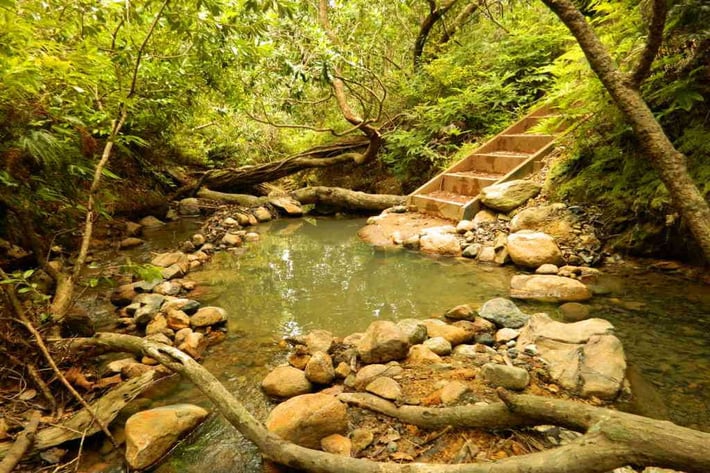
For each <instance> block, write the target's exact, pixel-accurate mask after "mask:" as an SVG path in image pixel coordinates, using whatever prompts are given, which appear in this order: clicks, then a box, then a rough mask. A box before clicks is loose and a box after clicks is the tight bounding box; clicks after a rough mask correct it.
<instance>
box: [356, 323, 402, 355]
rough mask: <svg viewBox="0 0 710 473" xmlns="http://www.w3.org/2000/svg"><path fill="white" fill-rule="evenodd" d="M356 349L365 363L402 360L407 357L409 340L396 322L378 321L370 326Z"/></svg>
mask: <svg viewBox="0 0 710 473" xmlns="http://www.w3.org/2000/svg"><path fill="white" fill-rule="evenodd" d="M356 348H357V352H358V355H359V356H360V359H362V361H363V362H365V363H381V362H387V361H392V360H401V359H402V358H404V357H405V356H407V350H408V349H409V340H408V339H407V337H406V336H405V335H404V333H403V332H402V330H401V329H400V328H399V327H398V326H397V325H396V324H395V323H394V322H390V321H387V320H378V321H375V322H372V323H371V324H370V326H369V327H368V328H367V331H366V332H365V336H364V337H363V338H362V340H360V342H359V343H358V344H357V346H356Z"/></svg>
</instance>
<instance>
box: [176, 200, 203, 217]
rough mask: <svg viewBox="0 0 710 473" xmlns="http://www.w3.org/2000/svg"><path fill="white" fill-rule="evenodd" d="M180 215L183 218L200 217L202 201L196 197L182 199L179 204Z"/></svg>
mask: <svg viewBox="0 0 710 473" xmlns="http://www.w3.org/2000/svg"><path fill="white" fill-rule="evenodd" d="M178 214H179V215H183V216H194V215H200V201H199V200H197V199H196V198H194V197H188V198H186V199H182V200H181V201H180V202H179V203H178Z"/></svg>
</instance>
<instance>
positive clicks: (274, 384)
mask: <svg viewBox="0 0 710 473" xmlns="http://www.w3.org/2000/svg"><path fill="white" fill-rule="evenodd" d="M261 388H262V389H263V390H264V392H265V393H266V394H268V395H269V396H274V397H280V398H288V397H293V396H298V395H300V394H307V393H310V392H311V391H312V390H313V386H312V385H311V382H310V381H308V378H307V377H306V374H305V373H304V372H303V371H301V370H299V369H298V368H294V367H293V366H279V367H277V368H275V369H274V370H273V371H271V373H269V374H267V375H266V378H264V380H263V381H262V382H261Z"/></svg>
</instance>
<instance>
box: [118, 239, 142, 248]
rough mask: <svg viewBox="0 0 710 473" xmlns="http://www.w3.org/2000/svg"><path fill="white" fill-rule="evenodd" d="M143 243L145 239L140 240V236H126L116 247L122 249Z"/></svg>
mask: <svg viewBox="0 0 710 473" xmlns="http://www.w3.org/2000/svg"><path fill="white" fill-rule="evenodd" d="M143 243H145V241H144V240H141V239H140V238H136V237H128V238H124V239H123V240H121V242H120V243H119V244H118V247H119V248H120V249H122V250H127V249H128V248H135V247H136V246H141V245H142V244H143Z"/></svg>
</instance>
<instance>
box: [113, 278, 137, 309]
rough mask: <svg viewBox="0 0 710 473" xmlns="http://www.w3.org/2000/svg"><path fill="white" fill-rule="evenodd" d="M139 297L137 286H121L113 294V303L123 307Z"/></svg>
mask: <svg viewBox="0 0 710 473" xmlns="http://www.w3.org/2000/svg"><path fill="white" fill-rule="evenodd" d="M137 295H138V292H137V291H136V286H135V284H121V285H120V286H118V287H117V288H116V289H114V290H113V291H112V292H111V303H112V304H113V305H115V306H117V307H123V306H126V305H128V304H130V303H131V302H132V301H133V298H134V297H136V296H137Z"/></svg>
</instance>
